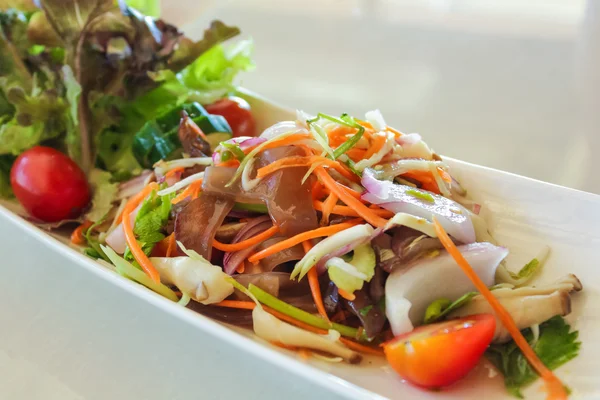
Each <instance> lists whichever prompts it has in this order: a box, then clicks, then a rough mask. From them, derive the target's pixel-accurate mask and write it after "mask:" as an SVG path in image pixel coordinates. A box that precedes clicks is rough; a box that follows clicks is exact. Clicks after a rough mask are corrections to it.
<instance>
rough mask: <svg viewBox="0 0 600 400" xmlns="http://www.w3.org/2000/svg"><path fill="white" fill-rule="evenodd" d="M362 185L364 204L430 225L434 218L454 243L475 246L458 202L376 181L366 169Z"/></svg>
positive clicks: (465, 214) (471, 227)
mask: <svg viewBox="0 0 600 400" xmlns="http://www.w3.org/2000/svg"><path fill="white" fill-rule="evenodd" d="M362 184H363V186H364V187H365V188H366V189H367V193H366V194H363V195H362V198H363V200H366V201H368V202H370V203H372V204H377V205H379V206H381V207H383V208H385V209H386V210H390V211H392V212H395V213H401V212H402V213H407V214H411V215H415V216H418V217H421V218H425V219H427V220H429V221H431V220H432V218H433V217H434V216H435V217H436V218H437V219H438V221H439V222H440V224H441V225H442V226H443V227H444V229H446V231H447V232H448V234H450V235H452V236H453V237H454V238H456V239H457V240H459V241H461V242H462V243H467V244H468V243H473V242H475V230H474V228H473V223H472V221H471V219H470V218H469V214H468V211H467V210H466V209H465V208H464V207H463V206H461V205H460V204H458V203H457V202H455V201H453V200H450V199H447V198H445V197H443V196H439V195H436V194H434V193H430V192H427V191H421V190H419V189H415V188H411V187H410V186H404V185H397V184H394V183H392V182H389V181H379V180H377V179H376V178H375V176H374V174H373V172H372V171H371V170H368V169H367V170H365V171H364V172H363V178H362ZM410 191H417V192H419V193H422V195H423V196H427V197H430V198H432V199H433V202H431V201H429V200H426V199H423V198H421V197H418V196H413V195H412V194H410Z"/></svg>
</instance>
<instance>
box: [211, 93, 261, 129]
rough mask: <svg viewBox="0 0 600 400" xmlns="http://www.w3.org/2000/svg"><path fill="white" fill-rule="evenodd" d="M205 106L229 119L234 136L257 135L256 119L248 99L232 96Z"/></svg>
mask: <svg viewBox="0 0 600 400" xmlns="http://www.w3.org/2000/svg"><path fill="white" fill-rule="evenodd" d="M205 108H206V111H208V113H209V114H216V115H221V116H223V117H224V118H225V119H226V120H227V122H228V123H229V126H230V127H231V130H232V132H233V137H238V136H255V135H256V121H254V117H253V116H252V113H251V112H250V105H249V104H248V102H247V101H246V100H244V99H242V98H240V97H235V96H232V97H229V98H226V99H221V100H219V101H217V102H216V103H213V104H209V105H207V106H205Z"/></svg>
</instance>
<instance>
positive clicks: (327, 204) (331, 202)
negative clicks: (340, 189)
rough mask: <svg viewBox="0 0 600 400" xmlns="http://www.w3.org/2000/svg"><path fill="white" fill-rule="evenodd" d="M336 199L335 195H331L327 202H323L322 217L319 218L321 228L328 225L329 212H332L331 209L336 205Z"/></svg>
mask: <svg viewBox="0 0 600 400" xmlns="http://www.w3.org/2000/svg"><path fill="white" fill-rule="evenodd" d="M337 201H338V197H337V196H336V195H335V193H331V194H330V195H329V197H327V200H325V202H324V203H322V204H323V208H322V210H321V212H322V213H323V217H322V218H321V226H327V225H329V216H330V215H331V211H333V207H335V205H336V204H337Z"/></svg>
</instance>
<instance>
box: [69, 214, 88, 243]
mask: <svg viewBox="0 0 600 400" xmlns="http://www.w3.org/2000/svg"><path fill="white" fill-rule="evenodd" d="M90 226H92V221H90V220H85V221H84V222H83V223H82V224H81V225H79V226H78V227H77V228H75V230H74V231H73V233H71V243H73V244H84V243H85V236H84V235H83V232H84V231H87V230H88V229H89V227H90Z"/></svg>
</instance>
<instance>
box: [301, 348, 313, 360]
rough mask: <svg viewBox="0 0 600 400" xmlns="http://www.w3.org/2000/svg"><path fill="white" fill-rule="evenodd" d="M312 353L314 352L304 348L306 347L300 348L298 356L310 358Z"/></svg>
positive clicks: (305, 358)
mask: <svg viewBox="0 0 600 400" xmlns="http://www.w3.org/2000/svg"><path fill="white" fill-rule="evenodd" d="M311 354H312V353H311V352H310V350H308V349H304V348H301V349H298V356H299V357H300V358H301V359H303V360H305V361H306V360H308V359H309V358H310V355H311Z"/></svg>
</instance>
